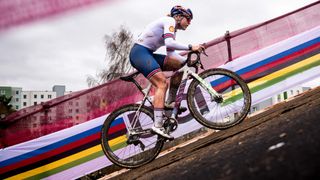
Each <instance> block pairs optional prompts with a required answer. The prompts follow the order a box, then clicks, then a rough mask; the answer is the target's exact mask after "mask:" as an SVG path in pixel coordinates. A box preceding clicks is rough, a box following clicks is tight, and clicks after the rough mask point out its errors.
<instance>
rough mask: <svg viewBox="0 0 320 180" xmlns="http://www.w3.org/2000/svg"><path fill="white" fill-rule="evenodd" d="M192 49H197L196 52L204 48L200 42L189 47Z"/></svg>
mask: <svg viewBox="0 0 320 180" xmlns="http://www.w3.org/2000/svg"><path fill="white" fill-rule="evenodd" d="M191 50H192V51H198V52H200V53H201V52H202V51H204V50H205V47H204V46H203V45H201V44H198V45H192V48H191Z"/></svg>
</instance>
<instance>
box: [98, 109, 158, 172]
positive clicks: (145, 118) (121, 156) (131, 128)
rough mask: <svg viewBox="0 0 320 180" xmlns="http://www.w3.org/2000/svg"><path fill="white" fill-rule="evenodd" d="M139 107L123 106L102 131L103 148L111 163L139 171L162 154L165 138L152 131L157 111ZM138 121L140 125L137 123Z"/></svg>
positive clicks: (108, 120)
mask: <svg viewBox="0 0 320 180" xmlns="http://www.w3.org/2000/svg"><path fill="white" fill-rule="evenodd" d="M138 109H139V105H137V104H132V105H127V106H123V107H121V108H120V109H118V110H116V111H114V112H113V113H111V114H110V115H109V116H108V118H107V119H106V120H105V122H104V124H103V126H102V130H101V146H102V149H103V152H104V153H105V155H106V156H107V157H108V158H109V160H110V161H111V162H113V163H115V164H117V165H119V166H121V167H125V168H137V167H139V166H142V165H144V164H147V163H149V162H150V161H152V160H153V159H155V158H156V157H157V155H158V154H159V153H160V151H161V149H162V146H163V143H164V139H163V138H162V137H160V136H158V135H155V134H153V133H152V131H151V127H152V125H153V111H152V109H151V108H148V107H145V106H142V107H141V108H140V110H139V113H138V114H137V116H135V115H136V113H137V111H138ZM135 120H136V123H134V122H135Z"/></svg>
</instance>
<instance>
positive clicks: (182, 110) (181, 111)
mask: <svg viewBox="0 0 320 180" xmlns="http://www.w3.org/2000/svg"><path fill="white" fill-rule="evenodd" d="M185 111H187V108H186V107H180V108H179V110H178V114H181V113H183V112H185Z"/></svg>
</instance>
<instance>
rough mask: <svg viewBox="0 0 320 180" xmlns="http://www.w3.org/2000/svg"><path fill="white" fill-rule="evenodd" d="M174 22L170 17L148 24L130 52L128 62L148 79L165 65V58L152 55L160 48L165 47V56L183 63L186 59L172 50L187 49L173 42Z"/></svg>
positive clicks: (174, 34) (183, 45)
mask: <svg viewBox="0 0 320 180" xmlns="http://www.w3.org/2000/svg"><path fill="white" fill-rule="evenodd" d="M175 25H176V21H175V19H174V18H172V17H168V16H167V17H162V18H159V19H157V20H156V21H154V22H152V23H151V24H149V25H148V26H147V27H146V29H145V30H144V31H143V32H142V33H141V34H140V35H139V36H138V39H137V41H136V44H135V45H134V47H133V48H132V49H131V52H130V62H131V64H132V65H133V67H135V68H136V69H137V70H138V71H139V72H141V73H142V74H143V75H144V76H145V77H147V78H148V79H150V78H151V77H152V76H153V75H154V74H155V73H157V72H159V71H161V69H163V67H164V65H165V63H166V60H167V58H166V56H165V55H159V54H154V52H155V51H156V50H157V49H159V48H160V47H161V46H164V45H165V46H166V50H167V56H171V57H174V58H175V59H177V60H179V61H180V62H184V61H185V60H186V57H183V56H181V55H180V54H178V53H176V52H175V51H174V50H188V49H189V47H188V46H187V45H185V44H182V43H179V42H177V41H176V40H175V37H176V30H175Z"/></svg>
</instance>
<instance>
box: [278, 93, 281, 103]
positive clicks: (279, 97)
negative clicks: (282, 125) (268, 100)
mask: <svg viewBox="0 0 320 180" xmlns="http://www.w3.org/2000/svg"><path fill="white" fill-rule="evenodd" d="M280 101H281V95H280V94H278V102H280Z"/></svg>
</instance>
